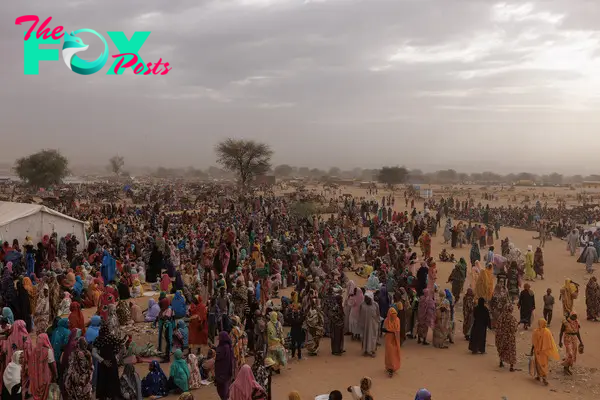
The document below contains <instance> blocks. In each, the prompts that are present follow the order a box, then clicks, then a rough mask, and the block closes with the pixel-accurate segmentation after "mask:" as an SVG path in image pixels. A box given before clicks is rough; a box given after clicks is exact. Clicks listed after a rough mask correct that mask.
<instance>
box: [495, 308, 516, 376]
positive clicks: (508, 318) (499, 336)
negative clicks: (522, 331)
mask: <svg viewBox="0 0 600 400" xmlns="http://www.w3.org/2000/svg"><path fill="white" fill-rule="evenodd" d="M518 327H519V324H518V322H517V319H516V318H515V317H514V316H513V315H512V306H507V307H505V308H504V311H503V312H502V313H501V314H500V316H499V318H498V321H497V324H496V349H497V350H498V357H499V358H500V361H502V362H505V363H508V364H510V365H514V364H516V363H517V338H516V336H515V334H516V333H517V329H518Z"/></svg>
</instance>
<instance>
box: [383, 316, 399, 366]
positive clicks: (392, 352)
mask: <svg viewBox="0 0 600 400" xmlns="http://www.w3.org/2000/svg"><path fill="white" fill-rule="evenodd" d="M383 327H384V329H385V369H386V371H387V373H388V375H389V376H390V378H391V377H392V376H393V375H394V373H395V372H396V371H398V370H399V369H400V318H398V312H397V311H396V309H395V308H394V307H390V309H389V310H388V313H387V318H386V319H385V321H384V323H383Z"/></svg>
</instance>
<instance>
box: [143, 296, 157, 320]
mask: <svg viewBox="0 0 600 400" xmlns="http://www.w3.org/2000/svg"><path fill="white" fill-rule="evenodd" d="M159 313H160V306H159V305H158V303H157V302H156V300H154V299H153V298H152V297H151V298H150V299H149V300H148V311H147V312H146V318H144V320H145V321H146V322H154V321H156V318H157V317H158V314H159Z"/></svg>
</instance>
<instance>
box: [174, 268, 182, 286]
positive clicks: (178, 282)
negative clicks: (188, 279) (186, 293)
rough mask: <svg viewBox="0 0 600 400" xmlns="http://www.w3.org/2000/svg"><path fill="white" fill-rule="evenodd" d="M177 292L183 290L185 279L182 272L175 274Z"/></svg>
mask: <svg viewBox="0 0 600 400" xmlns="http://www.w3.org/2000/svg"><path fill="white" fill-rule="evenodd" d="M175 290H183V279H182V278H181V272H180V271H177V272H175Z"/></svg>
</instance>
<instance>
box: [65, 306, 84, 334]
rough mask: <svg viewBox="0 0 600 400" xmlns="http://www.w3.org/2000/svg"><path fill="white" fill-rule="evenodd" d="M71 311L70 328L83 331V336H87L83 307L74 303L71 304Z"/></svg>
mask: <svg viewBox="0 0 600 400" xmlns="http://www.w3.org/2000/svg"><path fill="white" fill-rule="evenodd" d="M69 309H70V310H71V313H70V314H69V328H70V329H73V328H77V329H81V334H82V335H85V320H84V318H83V313H82V312H81V306H80V305H79V303H78V302H76V301H74V302H72V303H71V307H70V308H69Z"/></svg>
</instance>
